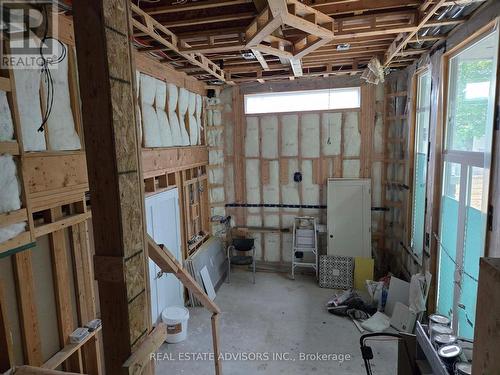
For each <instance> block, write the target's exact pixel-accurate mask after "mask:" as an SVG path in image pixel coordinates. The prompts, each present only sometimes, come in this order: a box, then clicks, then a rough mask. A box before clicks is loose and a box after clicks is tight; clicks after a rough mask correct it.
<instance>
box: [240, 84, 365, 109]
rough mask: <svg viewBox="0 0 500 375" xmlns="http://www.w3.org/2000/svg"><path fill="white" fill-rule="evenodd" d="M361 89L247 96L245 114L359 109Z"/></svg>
mask: <svg viewBox="0 0 500 375" xmlns="http://www.w3.org/2000/svg"><path fill="white" fill-rule="evenodd" d="M360 98H361V91H360V88H359V87H349V88H341V89H325V90H309V91H288V92H269V93H263V94H248V95H245V113H246V114H255V113H277V112H299V111H318V110H328V109H344V108H359V106H360V103H361V99H360Z"/></svg>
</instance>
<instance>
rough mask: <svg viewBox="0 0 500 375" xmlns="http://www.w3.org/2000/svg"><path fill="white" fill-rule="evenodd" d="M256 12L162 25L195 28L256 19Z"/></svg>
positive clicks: (164, 24)
mask: <svg viewBox="0 0 500 375" xmlns="http://www.w3.org/2000/svg"><path fill="white" fill-rule="evenodd" d="M254 17H255V13H254V12H245V13H232V14H224V15H218V16H211V17H203V18H193V19H188V20H179V21H171V22H162V25H163V26H165V27H167V28H174V27H181V26H193V25H203V24H206V23H219V22H229V21H235V20H244V19H249V18H254Z"/></svg>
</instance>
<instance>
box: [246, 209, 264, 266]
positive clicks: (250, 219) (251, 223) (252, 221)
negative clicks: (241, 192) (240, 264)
mask: <svg viewBox="0 0 500 375" xmlns="http://www.w3.org/2000/svg"><path fill="white" fill-rule="evenodd" d="M248 212H249V213H250V211H248ZM246 220H247V221H246V222H247V226H248V227H254V228H260V227H262V218H261V217H260V215H251V214H249V215H247V217H246ZM249 237H250V238H253V239H254V240H255V241H254V246H255V257H256V259H258V260H261V259H262V246H261V241H262V236H261V234H260V233H253V232H250V233H249Z"/></svg>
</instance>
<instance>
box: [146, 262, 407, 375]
mask: <svg viewBox="0 0 500 375" xmlns="http://www.w3.org/2000/svg"><path fill="white" fill-rule="evenodd" d="M256 277H257V281H256V284H255V285H253V284H252V283H251V274H250V273H249V272H246V271H244V270H242V271H235V272H233V273H232V274H231V283H230V284H226V283H225V284H223V285H222V286H221V288H220V289H219V291H218V293H217V298H216V300H215V301H216V303H217V304H218V305H219V307H220V308H221V310H222V315H221V317H220V345H221V351H222V353H223V355H224V356H228V357H227V359H225V360H224V361H223V363H222V368H223V373H224V374H227V375H229V374H230V375H249V374H286V375H299V374H300V375H304V374H306V375H307V374H321V375H326V374H335V375H352V374H360V375H364V374H365V373H366V372H365V369H364V365H363V361H362V358H361V354H360V351H359V336H360V333H359V331H358V330H357V328H356V327H355V326H354V324H353V323H352V322H351V321H350V320H348V319H347V318H342V317H337V316H334V315H331V314H329V313H328V312H327V311H326V309H325V304H326V302H327V301H328V300H329V298H330V297H331V295H332V294H333V292H334V291H333V290H329V289H322V288H319V287H318V285H317V283H316V282H315V281H314V278H313V277H312V276H300V275H299V276H297V278H296V280H290V279H288V277H287V275H286V274H277V273H267V272H258V273H257V276H256ZM371 346H372V348H373V351H374V357H375V359H374V360H373V361H372V368H373V372H374V374H383V375H391V374H396V367H397V344H396V343H395V342H392V341H391V342H377V343H373V344H372V345H371ZM163 353H164V354H163ZM210 353H212V335H211V328H210V313H208V312H207V311H206V310H205V309H203V308H191V309H190V319H189V328H188V338H187V340H186V341H184V342H182V343H179V344H163V345H162V347H161V348H160V350H159V352H158V355H157V357H156V358H157V361H156V373H157V374H165V375H179V374H199V375H205V374H206V375H209V374H214V367H213V362H212V361H211V360H210V358H209V357H208V356H209V355H210ZM308 353H326V354H330V355H331V356H330V360H315V359H312V358H307V359H306V360H305V358H304V355H305V354H308ZM244 355H247V360H242V357H240V358H239V359H238V358H236V356H244ZM279 355H281V356H282V358H281V360H280V358H279V357H278V356H279ZM229 356H232V359H231V358H229ZM259 356H260V358H259ZM273 356H275V357H274V358H273ZM335 356H336V358H335ZM348 356H350V358H349V359H348ZM225 358H226V357H225ZM283 358H284V359H283ZM342 359H344V360H342Z"/></svg>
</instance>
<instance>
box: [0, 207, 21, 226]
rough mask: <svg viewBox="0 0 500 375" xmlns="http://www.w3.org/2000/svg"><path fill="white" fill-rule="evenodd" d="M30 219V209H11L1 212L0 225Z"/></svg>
mask: <svg viewBox="0 0 500 375" xmlns="http://www.w3.org/2000/svg"><path fill="white" fill-rule="evenodd" d="M26 220H28V211H27V210H26V208H21V209H19V210H15V211H9V212H6V213H3V214H0V227H3V226H6V225H9V224H15V223H20V222H21V221H26Z"/></svg>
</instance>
